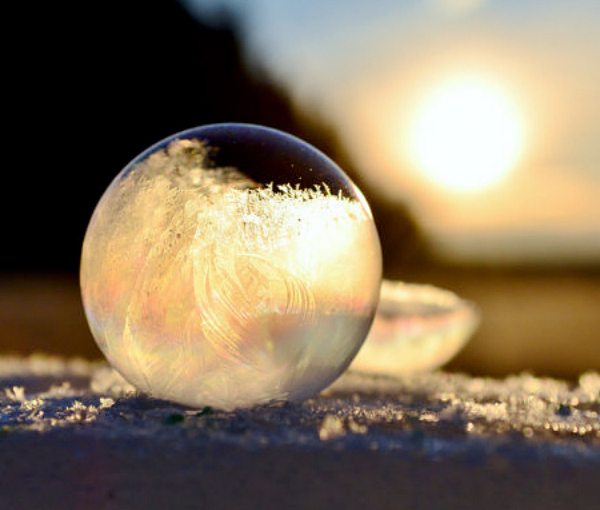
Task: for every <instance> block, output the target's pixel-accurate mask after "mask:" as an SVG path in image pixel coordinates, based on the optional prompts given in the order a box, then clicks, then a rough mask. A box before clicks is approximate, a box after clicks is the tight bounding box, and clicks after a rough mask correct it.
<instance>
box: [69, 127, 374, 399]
mask: <svg viewBox="0 0 600 510" xmlns="http://www.w3.org/2000/svg"><path fill="white" fill-rule="evenodd" d="M380 279H381V254H380V247H379V240H378V237H377V232H376V230H375V226H374V223H373V219H372V217H371V213H370V211H369V208H368V206H367V204H366V202H365V200H364V198H363V197H362V195H361V193H360V191H359V190H358V189H357V188H356V187H355V186H354V184H353V183H352V182H351V181H350V180H349V179H348V177H346V176H345V175H344V173H343V172H342V171H341V170H340V169H339V168H338V167H337V166H336V165H335V164H334V163H333V162H332V161H331V160H330V159H328V158H327V157H326V156H324V155H323V154H322V153H320V152H319V151H317V150H316V149H315V148H313V147H312V146H310V145H308V144H306V143H304V142H302V141H300V140H299V139H297V138H295V137H292V136H290V135H287V134H284V133H282V132H279V131H276V130H273V129H268V128H262V127H258V126H251V125H240V124H220V125H212V126H205V127H201V128H196V129H193V130H189V131H186V132H183V133H179V134H177V135H174V136H172V137H170V138H167V139H166V140H163V141H162V142H159V143H158V144H157V145H155V146H153V147H151V148H150V149H148V150H147V151H146V152H144V153H142V154H141V155H140V156H138V157H137V158H136V159H135V160H134V161H133V162H132V163H130V164H129V165H128V166H127V167H126V168H125V169H124V170H123V171H122V172H121V173H120V174H119V175H118V176H117V177H116V178H115V180H114V181H113V182H112V184H111V185H110V187H109V188H108V189H107V191H106V192H105V193H104V195H103V197H102V199H101V200H100V202H99V204H98V206H97V207H96V210H95V211H94V215H93V217H92V219H91V222H90V224H89V227H88V230H87V233H86V237H85V241H84V245H83V253H82V263H81V287H82V295H83V301H84V306H85V311H86V315H87V318H88V322H89V324H90V327H91V330H92V333H93V335H94V338H95V339H96V341H97V343H98V345H99V346H100V349H101V350H102V352H103V353H104V354H105V355H106V357H107V358H108V360H109V361H110V363H111V364H112V365H113V366H114V367H115V368H116V369H117V370H118V371H119V372H120V373H121V374H122V375H123V376H124V377H125V378H126V379H127V380H128V381H129V382H131V383H132V384H133V385H134V386H135V387H137V388H138V389H139V390H141V391H143V392H146V393H149V394H150V395H152V396H154V397H158V398H165V399H169V400H173V401H176V402H179V403H182V404H186V405H190V406H205V405H210V406H215V407H218V408H223V409H233V408H236V407H245V406H251V405H255V404H259V403H264V402H269V401H274V400H299V399H303V398H306V397H309V396H312V395H314V394H315V393H317V392H318V391H320V390H321V389H323V388H324V387H326V386H327V385H329V384H330V383H331V382H332V381H333V380H334V379H336V378H337V377H338V376H339V374H340V373H341V372H342V371H344V370H345V368H346V367H347V366H348V365H349V364H350V362H351V361H352V359H353V358H354V356H355V354H356V352H357V351H358V349H359V348H360V346H361V344H362V343H363V341H364V338H365V336H366V334H367V332H368V330H369V327H370V325H371V322H372V320H373V316H374V313H375V308H376V305H377V301H378V296H379V285H380Z"/></svg>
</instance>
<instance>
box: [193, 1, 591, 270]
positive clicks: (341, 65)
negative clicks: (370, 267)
mask: <svg viewBox="0 0 600 510" xmlns="http://www.w3.org/2000/svg"><path fill="white" fill-rule="evenodd" d="M184 3H186V4H187V5H190V6H191V5H193V6H195V8H196V9H198V10H199V11H198V12H201V13H204V14H207V13H210V12H211V11H212V10H213V9H215V8H218V7H220V6H230V7H232V8H233V9H234V11H237V12H239V13H240V16H241V20H242V26H243V27H244V30H245V34H246V36H247V41H246V42H247V45H248V51H249V52H250V54H251V56H252V58H255V59H256V60H257V61H259V62H260V63H261V65H262V66H264V67H265V68H266V69H267V70H268V71H269V72H270V73H272V75H273V76H275V77H276V78H277V79H278V80H280V81H282V82H283V83H284V84H285V85H286V86H287V87H288V88H289V89H290V90H291V92H292V94H293V95H294V97H296V98H297V99H298V100H300V101H302V102H304V103H305V104H308V105H310V106H312V107H313V108H315V109H317V110H320V111H322V113H323V114H325V115H326V116H327V117H328V118H329V119H331V121H332V122H333V123H334V125H335V126H336V127H338V129H339V130H340V132H341V134H342V136H343V139H344V141H346V143H347V145H348V147H349V150H350V152H351V154H352V155H353V156H354V157H355V159H356V161H357V163H358V165H359V168H361V169H362V171H363V172H364V173H365V175H367V177H369V178H370V179H371V181H372V183H373V186H374V187H375V188H376V189H379V190H381V191H382V192H384V193H386V194H388V195H390V196H392V197H397V198H398V199H401V200H403V201H405V202H407V203H408V204H409V206H411V207H412V208H413V210H414V211H415V214H417V216H418V217H419V219H421V221H422V222H423V223H424V225H425V227H426V228H427V229H428V231H429V232H430V234H431V236H432V237H433V239H434V240H436V241H438V242H439V245H440V246H441V247H442V248H443V249H444V250H446V251H447V252H448V254H449V255H451V256H457V257H469V256H470V257H475V258H478V257H479V258H481V259H490V258H491V259H493V258H494V254H495V253H502V254H503V255H502V256H503V257H505V258H509V259H510V258H511V257H512V258H514V259H520V258H530V259H536V258H539V257H540V253H541V252H544V253H545V258H552V257H551V255H550V256H548V254H551V253H556V254H557V257H558V258H561V259H565V258H569V254H570V253H571V254H572V258H573V259H588V260H590V259H591V260H600V1H598V0H569V1H566V0H420V1H419V0H403V1H398V0H364V1H359V0H329V1H328V0H303V1H300V0H185V1H184ZM452 6H454V8H453V7H452ZM461 73H467V74H474V75H479V76H481V77H484V78H485V79H489V80H491V81H493V82H494V83H496V84H498V85H499V86H501V87H503V88H504V89H505V90H506V92H507V94H508V95H509V96H510V97H511V99H512V100H514V103H515V105H516V108H517V109H518V110H519V112H520V113H521V114H522V116H523V119H524V122H525V123H526V127H527V133H528V134H527V138H526V142H525V146H524V152H523V156H522V158H521V160H520V163H519V166H517V167H515V169H514V170H513V172H512V173H511V175H510V178H508V179H507V182H505V183H504V184H503V185H502V186H499V187H496V188H490V189H489V190H486V191H483V192H481V193H479V194H478V195H472V196H468V197H467V196H464V195H457V194H453V193H448V192H445V191H443V190H440V189H439V188H436V187H435V186H431V184H430V183H428V182H427V181H426V180H424V179H423V178H422V176H421V175H420V173H419V171H418V169H415V168H412V167H411V165H410V164H408V162H407V159H406V158H404V157H403V155H402V154H400V155H398V151H400V149H399V148H398V147H402V143H403V141H402V139H403V138H405V137H406V136H407V135H408V132H407V129H408V128H406V125H407V122H408V120H407V118H408V117H407V115H408V113H407V112H409V111H410V110H411V108H412V107H413V105H414V104H415V103H417V102H418V101H421V100H423V97H425V96H424V94H425V92H426V91H427V90H428V89H430V88H431V87H434V86H435V85H436V83H438V82H442V81H443V80H445V79H448V78H452V77H454V76H458V75H460V74H461ZM422 96H423V97H422ZM395 119H397V122H396V120H395ZM403 126H404V127H403ZM394 151H395V155H393V153H394ZM495 232H496V233H497V235H495V234H494V233H495ZM482 234H485V235H482ZM511 239H512V241H511ZM528 239H530V240H531V241H530V242H528ZM482 240H484V241H482ZM565 246H567V247H568V246H572V249H571V250H570V249H568V248H565ZM544 247H545V248H544ZM465 252H468V254H467V253H465Z"/></svg>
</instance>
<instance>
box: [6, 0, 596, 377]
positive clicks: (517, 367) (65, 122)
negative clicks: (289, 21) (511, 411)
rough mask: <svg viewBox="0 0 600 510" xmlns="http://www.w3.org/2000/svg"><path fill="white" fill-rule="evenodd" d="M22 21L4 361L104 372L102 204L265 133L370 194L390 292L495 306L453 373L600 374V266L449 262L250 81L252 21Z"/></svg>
mask: <svg viewBox="0 0 600 510" xmlns="http://www.w3.org/2000/svg"><path fill="white" fill-rule="evenodd" d="M12 7H14V6H12ZM18 8H21V9H23V10H25V9H27V11H26V12H23V13H22V16H21V17H20V18H16V17H14V16H13V15H12V13H11V14H10V15H9V14H6V16H5V18H4V19H5V24H6V25H7V26H10V25H12V24H13V22H16V23H17V30H16V31H15V32H14V35H12V36H11V44H10V47H7V50H6V51H5V55H4V56H3V64H4V66H3V71H4V73H3V77H4V82H3V85H5V92H4V99H5V109H4V112H3V113H4V117H3V119H4V120H5V125H6V126H7V127H8V128H9V135H8V136H7V137H6V138H5V139H4V140H3V141H4V145H3V146H2V149H3V156H4V159H3V163H4V164H3V166H2V169H1V170H0V172H1V173H0V191H1V196H0V218H1V219H2V224H1V225H2V236H1V238H0V239H2V241H1V242H0V353H6V352H18V353H21V354H27V353H31V352H35V351H43V352H49V353H60V354H63V355H74V354H77V355H82V356H86V357H88V358H92V357H99V356H100V353H99V351H98V350H97V348H96V346H95V344H94V342H93V340H92V338H91V336H90V333H89V330H88V327H87V324H86V322H85V318H84V316H83V311H82V307H81V301H80V299H79V294H78V287H77V278H76V273H77V270H78V267H79V257H80V250H81V243H82V241H83V236H84V233H85V228H86V226H87V223H88V221H89V219H90V216H91V214H92V211H93V209H94V207H95V205H96V203H97V201H98V200H99V198H100V196H101V195H102V193H103V192H104V190H105V189H106V187H107V186H108V184H109V183H110V181H111V180H112V179H113V178H114V177H115V176H116V175H117V173H118V172H119V171H120V170H121V169H122V168H123V167H124V166H125V165H126V164H127V163H128V162H129V161H130V160H131V159H133V158H134V157H135V156H137V155H138V154H139V153H140V152H141V151H143V150H144V149H146V148H147V147H148V146H150V145H152V144H153V143H155V142H157V141H159V140H161V139H162V138H164V137H166V136H169V135H171V134H173V133H175V132H178V131H181V130H184V129H187V128H190V127H193V126H198V125H202V124H209V123H215V122H250V123H257V124H263V125H267V126H272V127H275V128H279V129H282V130H284V131H287V132H290V133H292V134H295V135H297V136H299V137H300V138H303V139H305V140H307V141H308V142H310V143H312V144H313V145H315V146H316V147H318V148H319V149H321V150H322V151H323V152H325V153H326V154H327V155H329V156H330V157H331V158H332V159H334V160H335V161H337V163H338V164H339V165H340V166H341V168H342V169H344V170H345V171H346V172H347V173H348V175H349V176H350V177H351V178H352V179H353V180H354V181H355V182H356V183H357V184H358V185H359V187H361V189H362V190H363V192H364V193H365V195H366V197H367V199H368V201H369V203H370V205H371V208H372V210H373V213H374V216H375V219H376V223H377V226H378V229H379V233H380V237H381V241H382V245H383V253H384V267H385V276H386V277H388V278H397V279H402V280H405V281H416V282H427V283H432V284H435V285H438V286H440V287H444V288H448V289H451V290H453V291H455V292H456V293H458V294H459V295H461V296H463V297H465V298H468V299H471V300H473V301H475V302H476V303H478V304H479V305H480V307H481V309H482V312H483V322H482V325H481V328H480V330H479V332H478V333H477V335H476V337H475V338H474V339H473V340H472V341H471V342H470V343H469V345H468V346H467V348H466V349H465V350H464V351H463V352H462V353H461V354H460V355H459V356H458V357H457V358H455V359H454V360H453V361H452V363H451V365H450V366H449V368H450V369H455V370H456V369H458V370H467V371H469V372H471V373H479V374H484V375H498V374H506V373H510V372H515V371H521V370H534V371H536V372H538V373H542V374H551V375H561V376H566V377H576V376H577V374H579V373H581V372H582V371H585V370H589V369H594V370H597V369H598V367H599V363H598V360H599V359H600V358H599V356H598V353H599V352H600V346H599V343H598V331H600V316H599V315H598V308H597V306H598V305H597V303H598V302H599V299H600V278H599V275H600V269H599V267H600V266H594V267H591V268H579V269H576V270H575V268H572V267H565V268H562V269H561V268H557V267H554V268H553V267H544V268H543V270H540V269H539V268H537V267H533V266H528V267H523V266H520V267H516V268H514V267H513V268H504V269H503V268H499V267H489V268H485V267H479V268H476V267H472V266H465V267H462V268H461V267H457V266H456V265H454V266H452V265H448V264H447V263H446V264H442V263H440V261H439V260H436V258H435V257H434V256H433V254H432V251H431V250H430V249H429V247H428V245H427V243H426V242H425V241H424V239H423V236H422V235H421V232H420V230H419V228H418V226H417V224H416V223H415V221H414V220H413V218H412V216H411V215H410V213H409V211H408V210H407V209H406V208H405V207H403V206H402V205H401V204H396V203H388V202H385V201H383V200H382V199H381V197H378V196H377V195H375V194H374V193H373V192H372V190H370V189H369V187H368V185H367V183H366V182H364V180H363V179H361V176H360V174H359V173H358V172H357V171H356V169H355V167H354V165H353V162H352V161H351V160H350V159H349V157H348V155H347V153H346V152H345V151H344V148H343V147H342V145H341V143H340V141H339V139H338V137H337V135H336V132H335V130H334V129H333V128H332V127H331V126H330V125H329V124H328V123H327V122H326V120H325V119H323V118H321V117H320V116H319V114H318V112H317V113H315V112H313V111H311V110H310V108H308V107H307V106H306V105H302V106H298V105H295V104H293V103H292V101H291V99H290V98H289V95H288V94H287V93H286V91H285V90H284V89H283V88H282V87H281V86H280V85H278V84H277V83H275V82H274V81H273V80H271V79H270V78H269V76H268V75H267V74H266V73H265V72H263V71H262V70H261V69H260V68H258V67H257V65H256V64H253V67H249V65H248V61H247V59H246V58H245V55H244V48H243V44H242V43H243V40H244V39H243V36H244V33H243V18H239V17H235V16H233V15H231V14H228V13H226V12H225V13H222V15H221V17H220V18H218V19H215V20H212V21H211V23H212V24H208V23H207V22H201V21H200V22H199V21H196V20H195V19H194V18H193V17H192V16H191V15H190V14H189V13H188V12H187V11H186V10H185V9H184V8H183V7H182V6H181V5H180V4H179V3H178V2H177V1H176V0H161V1H155V2H145V1H142V0H126V1H122V0H106V1H104V2H80V3H79V4H77V6H76V7H72V6H71V5H70V4H69V3H50V2H46V3H42V4H41V5H35V6H33V5H30V4H20V5H19V6H18ZM238 16H240V15H238ZM11 28H12V26H11ZM59 273H65V274H59Z"/></svg>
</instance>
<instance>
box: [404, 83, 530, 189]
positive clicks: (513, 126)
mask: <svg viewBox="0 0 600 510" xmlns="http://www.w3.org/2000/svg"><path fill="white" fill-rule="evenodd" d="M522 142H523V132H522V127H521V120H520V118H519V115H518V113H517V112H516V111H515V108H514V107H513V105H512V104H510V102H509V101H508V100H507V98H506V97H504V95H503V94H502V91H501V90H498V89H497V88H496V87H494V85H493V84H490V83H486V82H485V81H484V80H478V79H474V78H467V79H464V78H463V79H457V80H454V81H451V82H449V83H444V84H442V86H441V87H439V88H438V89H437V90H435V91H434V92H433V93H432V94H431V96H430V97H428V98H427V100H426V101H425V102H424V104H423V105H422V106H421V108H420V109H419V111H418V112H417V115H416V118H415V119H414V125H413V128H412V132H411V136H410V140H409V143H410V145H411V154H410V155H411V156H412V157H413V158H414V160H415V164H416V166H418V167H419V168H420V169H421V170H422V171H423V172H424V173H425V174H426V175H427V177H429V178H430V179H431V180H432V181H433V183H434V184H437V185H440V186H443V187H446V188H449V189H451V190H458V191H475V190H479V189H481V188H485V187H488V186H491V185H493V184H495V183H496V182H498V181H499V180H500V179H502V177H504V176H505V175H506V174H507V173H508V172H509V171H510V170H511V169H512V167H513V165H514V164H515V161H516V158H517V156H518V155H519V152H520V149H521V146H522Z"/></svg>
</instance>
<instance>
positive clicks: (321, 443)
mask: <svg viewBox="0 0 600 510" xmlns="http://www.w3.org/2000/svg"><path fill="white" fill-rule="evenodd" d="M598 482H600V375H599V374H597V373H593V372H590V373H585V374H583V375H581V377H580V378H579V381H578V382H577V383H574V384H570V383H567V382H563V381H559V380H554V379H541V378H536V377H533V376H531V375H519V376H513V377H509V378H505V379H488V378H473V377H469V376H466V375H461V374H449V373H444V372H434V373H429V374H422V375H415V376H411V377H408V378H404V379H393V378H387V377H377V376H371V375H363V374H359V373H352V372H350V373H346V374H345V375H343V376H342V377H341V378H340V379H339V380H338V381H337V382H336V383H335V384H334V385H332V386H331V387H330V388H328V389H327V390H325V391H324V392H322V393H321V394H320V395H319V396H318V397H316V398H314V399H310V400H307V401H305V402H302V403H292V404H289V403H288V404H280V405H271V406H262V407H258V408H254V409H250V410H238V411H234V412H230V413H226V412H222V411H218V410H214V409H209V408H204V409H193V410H192V409H188V408H184V407H181V406H177V405H174V404H171V403H169V402H165V401H157V400H153V399H150V398H148V397H145V396H141V395H136V394H135V392H133V391H132V388H131V387H129V385H127V383H125V382H124V381H123V380H122V379H121V378H120V377H118V376H117V375H116V374H115V373H114V372H113V371H112V370H111V369H110V368H108V367H107V366H106V365H105V364H103V363H100V362H88V361H85V360H81V359H80V360H77V359H71V360H68V359H64V358H56V357H49V356H33V357H28V358H23V357H7V356H5V357H1V358H0V508H64V509H66V508H133V509H136V508H145V509H151V508H203V507H209V506H210V507H214V506H215V505H216V506H217V507H220V506H223V507H225V506H229V507H230V508H234V507H239V508H328V507H331V506H333V507H336V508H458V507H460V508H485V509H488V508H545V509H547V508H593V507H594V505H595V504H597V503H598V499H597V487H598Z"/></svg>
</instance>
